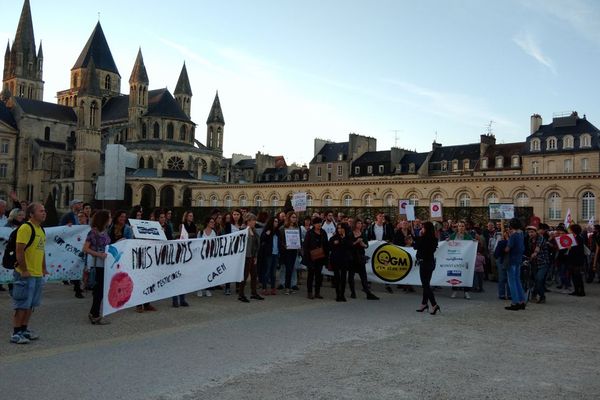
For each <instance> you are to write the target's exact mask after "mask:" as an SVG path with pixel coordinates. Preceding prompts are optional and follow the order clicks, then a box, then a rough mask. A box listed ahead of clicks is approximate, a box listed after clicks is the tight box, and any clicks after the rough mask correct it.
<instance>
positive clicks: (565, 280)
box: [558, 262, 571, 289]
mask: <svg viewBox="0 0 600 400" xmlns="http://www.w3.org/2000/svg"><path fill="white" fill-rule="evenodd" d="M558 276H559V278H560V285H561V286H562V288H563V289H568V288H570V287H571V277H570V276H569V266H568V265H567V263H565V262H561V263H560V265H559V267H558Z"/></svg>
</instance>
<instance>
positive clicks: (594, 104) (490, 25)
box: [0, 0, 600, 164]
mask: <svg viewBox="0 0 600 400" xmlns="http://www.w3.org/2000/svg"><path fill="white" fill-rule="evenodd" d="M22 5H23V2H22V1H16V0H13V1H8V0H5V1H3V4H2V5H1V6H0V8H2V15H3V24H2V27H0V39H2V38H4V40H10V41H11V43H12V40H13V39H14V35H15V32H16V27H17V23H18V20H19V15H20V12H21V8H22ZM31 10H32V16H33V24H34V33H35V38H36V41H37V42H38V44H39V42H40V41H42V42H43V48H44V80H45V86H44V100H45V101H49V102H56V92H57V91H59V90H63V89H67V88H68V87H69V71H70V69H71V67H72V66H73V64H74V63H75V61H76V59H77V56H78V55H79V53H80V52H81V50H82V49H83V46H84V45H85V43H86V41H87V39H88V37H89V36H90V34H91V32H92V30H93V29H94V26H95V24H96V22H97V21H98V19H99V20H100V23H101V25H102V28H103V30H104V33H105V35H106V37H107V40H108V44H109V46H110V48H111V51H112V54H113V57H114V59H115V62H116V64H117V67H118V68H119V72H120V74H121V79H122V82H121V91H122V92H123V93H125V94H127V93H128V91H129V87H128V83H127V82H128V80H129V76H130V74H131V70H132V67H133V63H134V61H135V57H136V54H137V50H138V48H139V47H141V49H142V53H143V56H144V62H145V65H146V69H147V71H148V76H149V79H150V88H151V89H156V88H162V87H167V88H169V89H170V90H171V92H172V91H173V90H174V89H175V84H176V83H177V78H178V76H179V73H180V71H181V67H182V65H183V63H184V61H185V63H186V66H187V69H188V74H189V78H190V82H191V85H192V91H193V94H194V96H193V98H192V120H194V122H196V123H197V124H198V128H197V129H196V139H198V140H199V141H200V142H202V143H206V133H205V132H206V124H205V123H206V118H207V117H208V113H209V111H210V107H211V104H212V101H213V99H214V96H215V93H216V91H217V90H218V91H219V98H220V100H221V106H222V109H223V115H224V118H225V130H224V155H225V156H230V155H231V154H232V153H241V154H246V155H252V156H253V155H255V154H256V152H258V151H260V152H262V153H267V154H271V155H284V156H285V158H286V160H287V162H288V164H291V163H292V162H297V163H299V164H308V162H310V160H311V159H312V158H313V155H314V154H313V149H314V145H313V143H314V139H315V138H321V139H328V140H332V141H337V142H342V141H347V140H348V134H349V133H358V134H361V135H366V136H371V137H375V138H376V139H377V149H378V150H386V149H389V148H390V147H392V146H397V147H401V148H405V149H409V150H416V151H420V152H425V151H429V150H430V149H431V144H432V142H433V141H434V140H436V141H437V142H438V143H442V144H444V145H451V144H465V143H476V142H478V141H479V135H481V134H483V133H487V132H488V130H489V129H490V121H491V131H492V132H493V133H494V134H495V135H496V139H497V142H499V143H511V142H517V141H524V140H525V138H526V137H527V135H528V134H529V129H530V128H529V124H530V116H531V115H532V114H534V113H537V114H540V115H541V116H542V118H543V120H544V123H549V122H550V121H551V119H552V116H553V115H554V114H555V113H560V112H566V111H578V112H579V114H580V115H582V114H587V117H588V119H589V120H590V121H591V122H592V123H593V124H595V125H596V126H600V109H599V103H598V101H597V94H598V93H600V80H599V79H597V74H598V71H600V68H599V66H600V65H599V64H600V2H597V1H594V0H569V1H561V0H522V1H517V0H506V1H500V0H497V1H491V0H490V1H480V0H461V1H458V0H456V1H450V0H448V1H441V0H437V1H436V0H422V1H404V0H371V1H366V0H365V1H359V0H349V1H348V0H318V1H317V0H304V1H301V2H299V1H292V0H280V1H274V0H253V1H246V0H221V1H204V0H200V1H193V2H192V1H184V0H170V1H169V2H165V1H156V0H146V1H141V0H128V1H114V0H103V1H102V2H97V1H94V2H92V1H69V0H64V1H63V0H56V1H43V0H31Z"/></svg>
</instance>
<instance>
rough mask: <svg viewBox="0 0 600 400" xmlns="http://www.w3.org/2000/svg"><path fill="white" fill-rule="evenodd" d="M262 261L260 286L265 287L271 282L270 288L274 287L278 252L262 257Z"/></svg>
mask: <svg viewBox="0 0 600 400" xmlns="http://www.w3.org/2000/svg"><path fill="white" fill-rule="evenodd" d="M263 263H264V264H263V274H262V276H261V277H260V283H261V284H262V288H263V289H267V286H268V285H269V284H271V289H275V270H277V266H278V265H279V254H272V255H270V256H266V257H264V260H263ZM284 283H285V282H284Z"/></svg>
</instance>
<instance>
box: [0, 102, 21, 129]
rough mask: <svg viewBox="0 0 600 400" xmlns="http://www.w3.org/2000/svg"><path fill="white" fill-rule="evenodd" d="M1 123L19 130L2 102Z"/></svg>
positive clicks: (0, 109)
mask: <svg viewBox="0 0 600 400" xmlns="http://www.w3.org/2000/svg"><path fill="white" fill-rule="evenodd" d="M0 121H2V122H4V123H5V124H7V125H9V126H12V127H13V128H15V129H17V123H16V121H15V119H14V117H13V115H12V113H11V112H10V110H9V109H8V107H6V105H5V104H4V103H3V102H1V101H0Z"/></svg>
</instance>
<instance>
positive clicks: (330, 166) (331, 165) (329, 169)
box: [327, 163, 333, 171]
mask: <svg viewBox="0 0 600 400" xmlns="http://www.w3.org/2000/svg"><path fill="white" fill-rule="evenodd" d="M332 168H333V164H332V163H327V171H331V169H332Z"/></svg>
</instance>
